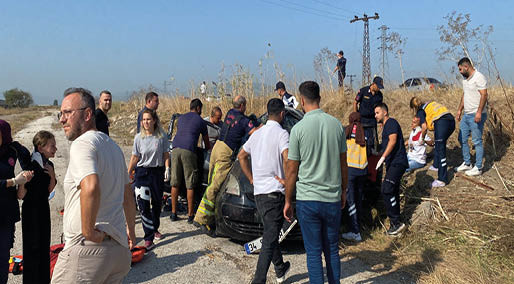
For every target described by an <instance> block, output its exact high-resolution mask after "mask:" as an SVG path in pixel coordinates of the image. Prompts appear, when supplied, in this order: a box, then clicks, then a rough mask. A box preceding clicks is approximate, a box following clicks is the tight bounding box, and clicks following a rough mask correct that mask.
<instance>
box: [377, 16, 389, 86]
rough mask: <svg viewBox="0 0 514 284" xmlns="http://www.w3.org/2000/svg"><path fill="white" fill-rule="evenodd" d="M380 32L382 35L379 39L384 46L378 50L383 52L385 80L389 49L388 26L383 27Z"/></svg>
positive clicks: (383, 75) (383, 74)
mask: <svg viewBox="0 0 514 284" xmlns="http://www.w3.org/2000/svg"><path fill="white" fill-rule="evenodd" d="M378 29H379V30H382V35H381V36H380V37H379V38H378V39H380V40H381V42H382V44H381V46H380V47H379V48H378V49H380V50H381V51H382V70H381V71H382V78H385V65H386V51H387V50H388V49H389V48H388V46H387V30H388V29H389V28H388V27H387V26H386V25H382V26H381V27H380V28H378Z"/></svg>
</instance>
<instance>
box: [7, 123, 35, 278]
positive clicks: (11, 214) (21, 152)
mask: <svg viewBox="0 0 514 284" xmlns="http://www.w3.org/2000/svg"><path fill="white" fill-rule="evenodd" d="M0 132H1V135H0V284H4V283H7V279H8V274H9V257H10V250H11V248H12V246H13V243H14V229H15V226H14V224H15V223H16V222H18V221H20V207H19V205H18V200H17V189H16V186H19V187H20V188H23V185H24V184H25V183H27V182H28V181H30V179H31V178H32V176H33V174H34V173H33V172H32V171H22V172H20V173H19V174H18V175H16V176H15V175H14V167H15V165H16V160H19V163H20V166H21V168H22V169H27V168H29V167H30V153H29V151H28V150H27V148H25V147H23V146H22V145H20V143H18V142H16V141H13V140H12V136H11V126H10V125H9V123H8V122H7V121H5V120H0Z"/></svg>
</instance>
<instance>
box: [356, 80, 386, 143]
mask: <svg viewBox="0 0 514 284" xmlns="http://www.w3.org/2000/svg"><path fill="white" fill-rule="evenodd" d="M383 88H384V80H382V78H381V77H379V76H376V77H375V78H373V83H371V85H369V86H367V87H364V88H361V89H360V90H359V92H358V93H357V96H356V97H355V101H354V102H353V111H358V112H359V113H360V114H361V123H362V127H363V128H364V136H365V137H366V144H367V146H368V151H370V150H371V151H374V152H378V133H377V121H376V120H375V106H376V105H378V104H379V103H381V102H382V101H383V100H384V97H383V95H382V92H380V89H383Z"/></svg>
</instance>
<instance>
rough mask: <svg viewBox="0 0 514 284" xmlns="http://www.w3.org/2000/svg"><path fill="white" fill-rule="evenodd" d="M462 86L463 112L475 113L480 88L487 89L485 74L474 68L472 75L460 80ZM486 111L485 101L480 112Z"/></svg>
mask: <svg viewBox="0 0 514 284" xmlns="http://www.w3.org/2000/svg"><path fill="white" fill-rule="evenodd" d="M462 88H463V90H464V113H465V114H470V113H476V112H477V110H478V106H479V105H480V92H479V91H480V90H485V89H487V79H486V78H485V76H484V75H483V74H482V73H480V72H478V71H477V70H475V73H473V76H471V77H470V78H468V79H465V80H462ZM485 112H487V103H486V104H485V106H484V108H483V109H482V113H485Z"/></svg>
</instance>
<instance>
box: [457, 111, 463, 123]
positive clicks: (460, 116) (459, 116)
mask: <svg viewBox="0 0 514 284" xmlns="http://www.w3.org/2000/svg"><path fill="white" fill-rule="evenodd" d="M456 118H457V121H460V120H461V119H462V111H460V110H459V111H458V112H457V117H456Z"/></svg>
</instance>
